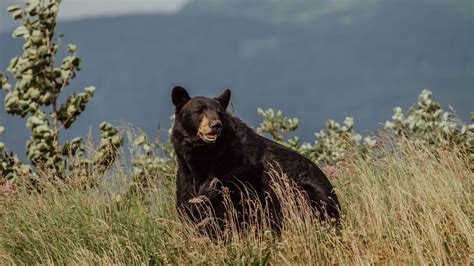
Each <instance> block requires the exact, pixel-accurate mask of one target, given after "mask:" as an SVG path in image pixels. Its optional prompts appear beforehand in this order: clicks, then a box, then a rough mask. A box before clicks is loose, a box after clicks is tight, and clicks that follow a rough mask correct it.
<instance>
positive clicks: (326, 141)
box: [257, 109, 375, 165]
mask: <svg viewBox="0 0 474 266" xmlns="http://www.w3.org/2000/svg"><path fill="white" fill-rule="evenodd" d="M258 114H259V115H260V116H262V117H263V119H264V120H263V122H262V123H261V124H260V127H259V128H257V132H258V133H260V134H267V135H270V136H272V137H273V139H274V140H275V141H277V142H279V143H280V144H282V145H284V146H286V147H289V148H292V149H294V150H296V151H298V152H300V153H301V154H303V155H305V156H306V157H308V158H309V159H311V160H312V161H314V162H316V163H320V164H325V165H333V164H334V163H336V162H337V161H339V160H340V159H341V158H342V157H343V156H344V153H345V152H346V151H347V150H348V149H352V148H356V149H359V150H360V151H364V150H365V149H366V148H368V147H372V146H374V145H375V140H374V139H373V138H371V137H365V138H364V142H363V144H360V141H361V139H362V137H361V135H359V134H357V133H356V132H355V131H354V130H353V125H354V120H353V118H352V117H346V119H345V120H344V125H343V126H341V125H340V124H339V123H337V122H335V121H334V120H329V121H327V122H326V129H324V130H321V131H320V132H319V133H315V135H316V140H315V142H314V144H313V145H312V144H310V143H308V142H304V143H302V144H300V140H299V138H298V137H297V136H294V137H293V138H290V139H288V140H285V137H286V135H287V134H288V133H290V132H293V131H295V130H296V129H297V128H298V126H299V122H298V119H297V118H288V117H286V116H284V115H283V113H282V112H281V111H277V112H276V113H275V111H273V109H267V110H265V111H264V110H262V109H258Z"/></svg>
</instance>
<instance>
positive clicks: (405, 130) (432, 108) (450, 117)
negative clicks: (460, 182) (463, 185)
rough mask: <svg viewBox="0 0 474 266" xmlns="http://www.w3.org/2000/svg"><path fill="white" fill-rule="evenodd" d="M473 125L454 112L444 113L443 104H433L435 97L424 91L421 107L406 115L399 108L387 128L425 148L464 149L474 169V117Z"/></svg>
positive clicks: (412, 108)
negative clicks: (418, 142)
mask: <svg viewBox="0 0 474 266" xmlns="http://www.w3.org/2000/svg"><path fill="white" fill-rule="evenodd" d="M471 120H472V123H471V124H465V123H463V122H462V121H460V120H459V119H458V118H457V117H456V116H455V114H454V113H453V112H452V111H444V110H443V109H442V108H441V104H440V103H438V102H436V101H433V100H432V93H431V91H429V90H423V91H422V92H421V94H420V96H418V103H417V105H415V106H412V107H411V108H410V109H408V110H407V111H403V110H402V108H400V107H396V108H395V109H394V115H393V116H392V121H387V122H386V123H385V128H387V129H389V130H391V131H392V132H394V133H395V134H396V135H398V136H401V137H405V138H409V139H417V140H420V141H422V142H424V143H426V144H429V145H434V146H439V145H453V144H460V145H464V147H465V151H466V152H467V153H468V155H469V161H470V165H471V167H472V166H473V165H474V114H472V115H471Z"/></svg>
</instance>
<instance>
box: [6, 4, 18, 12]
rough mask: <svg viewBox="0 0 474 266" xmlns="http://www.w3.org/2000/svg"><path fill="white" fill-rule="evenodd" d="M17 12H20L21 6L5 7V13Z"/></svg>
mask: <svg viewBox="0 0 474 266" xmlns="http://www.w3.org/2000/svg"><path fill="white" fill-rule="evenodd" d="M17 10H21V6H19V5H13V6H9V7H7V12H13V11H17Z"/></svg>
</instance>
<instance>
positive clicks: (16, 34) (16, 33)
mask: <svg viewBox="0 0 474 266" xmlns="http://www.w3.org/2000/svg"><path fill="white" fill-rule="evenodd" d="M29 33H30V31H29V30H28V29H27V28H26V27H25V26H23V25H21V26H19V27H18V28H16V29H15V31H13V33H12V37H13V38H18V37H20V36H25V35H28V34H29Z"/></svg>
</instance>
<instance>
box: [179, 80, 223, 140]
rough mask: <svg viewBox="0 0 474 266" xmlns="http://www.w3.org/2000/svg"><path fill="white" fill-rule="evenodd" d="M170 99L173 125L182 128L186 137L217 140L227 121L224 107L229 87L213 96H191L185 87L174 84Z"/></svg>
mask: <svg viewBox="0 0 474 266" xmlns="http://www.w3.org/2000/svg"><path fill="white" fill-rule="evenodd" d="M171 99H172V101H173V104H174V106H175V116H176V117H175V118H176V121H175V125H176V126H179V128H180V130H184V131H185V134H186V135H187V136H188V137H191V138H192V139H195V140H198V141H203V142H204V143H208V144H213V143H216V142H217V141H218V139H219V137H220V136H221V135H222V133H223V131H225V128H226V124H227V123H228V121H227V114H226V109H227V106H228V105H229V101H230V90H229V89H226V90H225V91H224V93H222V94H221V95H220V96H218V97H215V98H207V97H201V96H198V97H194V98H191V97H190V96H189V94H188V92H187V91H186V89H184V88H183V87H180V86H176V87H174V88H173V91H172V93H171ZM175 128H176V127H175ZM183 133H184V132H183Z"/></svg>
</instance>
